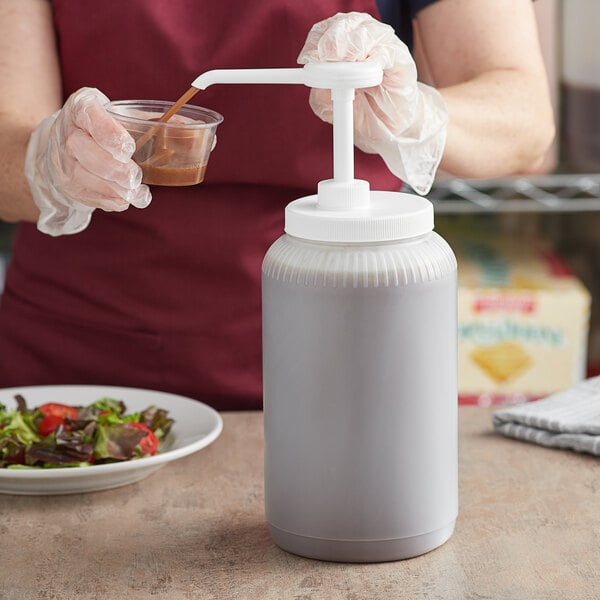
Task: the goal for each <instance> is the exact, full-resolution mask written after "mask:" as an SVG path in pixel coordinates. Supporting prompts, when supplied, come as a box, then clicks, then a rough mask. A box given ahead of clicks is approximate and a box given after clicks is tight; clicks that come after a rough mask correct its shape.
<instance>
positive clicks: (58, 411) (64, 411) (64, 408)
mask: <svg viewBox="0 0 600 600" xmlns="http://www.w3.org/2000/svg"><path fill="white" fill-rule="evenodd" d="M38 410H39V411H40V412H41V413H42V414H43V415H44V416H45V417H62V418H63V419H71V421H75V420H76V419H77V417H79V411H78V410H77V409H76V408H75V407H74V406H68V405H67V404H58V403H55V402H48V403H47V404H42V405H41V406H38Z"/></svg>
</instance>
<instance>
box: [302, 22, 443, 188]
mask: <svg viewBox="0 0 600 600" xmlns="http://www.w3.org/2000/svg"><path fill="white" fill-rule="evenodd" d="M363 60H373V61H376V62H377V63H378V64H379V65H380V66H381V67H382V68H383V70H384V73H383V82H382V83H381V85H379V86H376V87H372V88H365V89H358V90H356V99H355V103H354V139H355V144H356V146H357V147H358V148H360V149H361V150H363V151H364V152H368V153H370V154H379V155H380V156H381V157H382V158H383V160H384V161H385V163H386V165H387V166H388V168H389V169H390V171H392V173H394V175H396V176H397V177H399V178H400V179H402V180H403V181H405V182H406V183H408V184H409V185H410V186H411V187H412V188H413V189H414V190H415V191H416V192H418V193H419V194H426V193H427V192H428V191H429V189H430V188H431V185H432V183H433V180H434V177H435V173H436V170H437V168H438V165H439V163H440V160H441V158H442V153H443V151H444V146H445V143H446V129H447V125H448V113H447V110H446V105H445V102H444V99H443V98H442V96H441V94H440V93H439V92H438V91H437V90H435V89H434V88H432V87H430V86H427V85H425V84H422V83H420V82H417V68H416V66H415V63H414V60H413V58H412V56H411V54H410V51H409V49H408V48H407V46H406V45H405V44H404V43H403V42H402V41H400V40H399V39H398V38H397V37H396V34H395V33H394V30H393V29H392V27H390V26H389V25H385V24H383V23H381V22H380V21H377V20H376V19H374V18H373V17H371V16H370V15H368V14H365V13H358V12H352V13H338V14H337V15H335V16H333V17H330V18H329V19H326V20H324V21H321V22H319V23H317V24H315V25H314V26H313V27H312V29H311V30H310V32H309V34H308V37H307V38H306V42H305V44H304V48H302V50H301V52H300V55H299V56H298V62H299V63H300V64H306V63H309V62H316V61H349V62H355V61H363ZM310 106H311V108H312V110H313V111H314V112H315V114H316V115H317V116H318V117H320V118H321V119H323V120H324V121H326V122H328V123H331V122H332V120H333V112H332V107H331V93H330V91H329V90H320V89H313V90H311V94H310Z"/></svg>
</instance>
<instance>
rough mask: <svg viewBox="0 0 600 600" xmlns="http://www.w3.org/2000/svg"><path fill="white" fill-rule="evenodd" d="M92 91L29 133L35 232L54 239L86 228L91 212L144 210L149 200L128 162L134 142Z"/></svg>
mask: <svg viewBox="0 0 600 600" xmlns="http://www.w3.org/2000/svg"><path fill="white" fill-rule="evenodd" d="M108 101H109V100H108V98H107V97H106V96H105V95H104V94H102V93H101V92H100V91H98V90H97V89H95V88H82V89H80V90H78V91H77V92H75V93H74V94H72V95H71V96H70V97H69V99H68V100H67V101H66V102H65V104H64V106H63V108H62V109H61V110H59V111H58V112H57V113H55V114H54V115H52V116H50V117H48V118H46V119H44V120H43V121H42V122H41V123H40V124H39V125H38V127H37V128H36V129H35V130H34V131H33V133H32V134H31V137H30V140H29V144H28V147H27V155H26V158H25V175H26V177H27V180H28V182H29V187H30V189H31V193H32V195H33V200H34V202H35V203H36V205H37V207H38V208H39V209H40V216H39V219H38V223H37V226H38V229H39V230H40V231H42V232H44V233H48V234H50V235H53V236H58V235H64V234H69V233H77V232H79V231H82V230H83V229H85V228H86V227H87V226H88V224H89V222H90V219H91V216H92V212H93V211H94V209H96V208H101V209H102V210H106V211H123V210H125V209H127V208H128V207H129V205H130V204H132V205H133V206H136V207H138V208H144V207H146V206H148V204H150V201H151V199H152V196H151V194H150V189H149V188H148V186H147V185H142V184H141V181H142V170H141V168H140V167H139V166H138V165H136V164H135V163H134V162H133V161H132V160H131V157H132V155H133V153H134V151H135V142H134V140H133V138H132V137H131V136H130V135H129V133H128V132H127V131H126V130H125V129H124V128H123V127H122V126H121V125H120V124H119V123H117V122H116V121H115V120H114V119H113V118H112V117H110V115H109V114H108V113H107V112H106V110H105V109H104V105H105V104H106V103H108Z"/></svg>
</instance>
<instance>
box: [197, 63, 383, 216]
mask: <svg viewBox="0 0 600 600" xmlns="http://www.w3.org/2000/svg"><path fill="white" fill-rule="evenodd" d="M382 79H383V70H382V68H381V67H380V66H379V65H377V64H375V63H372V62H369V61H366V62H323V63H309V64H307V65H305V66H304V67H300V68H295V69H217V70H214V71H207V72H206V73H203V74H202V75H200V76H199V77H197V78H196V79H195V80H194V81H193V82H192V86H193V87H195V88H198V89H200V90H204V89H206V88H207V87H208V86H210V85H214V84H217V83H272V84H277V83H279V84H302V85H306V86H308V87H314V88H321V89H330V90H331V98H332V101H333V179H328V180H326V181H321V182H319V190H318V201H319V207H321V208H323V209H326V210H348V209H353V208H363V207H366V206H368V205H369V184H368V182H366V181H362V180H358V179H354V116H353V107H354V90H355V89H356V88H366V87H372V86H375V85H379V84H380V83H381V81H382Z"/></svg>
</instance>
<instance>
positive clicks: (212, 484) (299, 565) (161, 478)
mask: <svg viewBox="0 0 600 600" xmlns="http://www.w3.org/2000/svg"><path fill="white" fill-rule="evenodd" d="M223 418H224V424H225V426H224V430H223V433H222V435H221V437H220V438H219V439H218V440H217V441H216V442H215V443H214V444H212V445H211V446H209V447H208V448H206V449H204V450H202V451H200V452H198V453H196V454H194V455H191V456H188V457H186V458H182V459H180V460H177V461H175V462H173V463H170V464H168V465H166V466H165V467H164V468H162V469H160V470H159V471H157V472H156V473H154V474H152V475H151V476H149V477H148V478H146V479H144V480H143V481H140V482H138V483H135V484H131V485H128V486H125V487H121V488H118V489H114V490H108V491H102V492H95V493H88V494H78V495H71V496H49V497H30V496H9V495H1V494H0V515H1V519H0V598H1V599H2V600H36V599H43V600H75V599H77V600H88V599H102V600H105V599H108V600H113V599H114V600H137V599H142V598H144V599H147V598H169V599H170V600H178V599H210V600H221V599H225V598H227V599H229V598H243V599H246V598H248V599H257V600H275V599H277V600H281V599H287V598H289V599H293V600H319V599H327V600H337V599H340V600H341V599H343V600H363V599H364V600H379V599H388V598H389V599H404V598H406V599H410V600H413V599H426V600H434V599H435V600H437V599H440V600H442V599H443V600H454V599H456V600H484V599H485V600H521V599H523V600H537V599H540V600H555V599H556V600H579V599H590V600H591V599H597V598H599V597H600V462H599V459H598V458H593V457H591V456H587V455H579V454H576V453H574V452H571V451H568V450H551V449H547V448H542V447H538V446H535V445H533V444H528V443H526V442H519V441H516V440H511V439H506V438H503V437H500V436H498V435H495V434H494V433H493V431H492V427H491V411H490V410H489V409H484V408H475V407H461V408H460V409H459V419H460V420H459V423H460V446H459V449H460V514H459V519H458V522H457V526H456V531H455V533H454V535H453V536H452V538H451V539H450V540H449V541H448V542H447V543H446V544H444V545H443V546H441V547H440V548H438V549H436V550H434V551H433V552H430V553H429V554H426V555H423V556H420V557H417V558H413V559H410V560H407V561H399V562H391V563H383V564H371V565H356V564H339V563H326V562H319V561H314V560H309V559H304V558H300V557H296V556H293V555H291V554H288V553H286V552H284V551H282V550H280V549H279V548H277V547H276V546H275V545H274V544H273V543H272V541H271V538H270V536H269V533H268V530H267V527H266V524H265V519H264V508H263V481H262V477H263V466H262V465H263V433H262V414H261V413H258V412H250V413H241V412H238V413H223Z"/></svg>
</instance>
